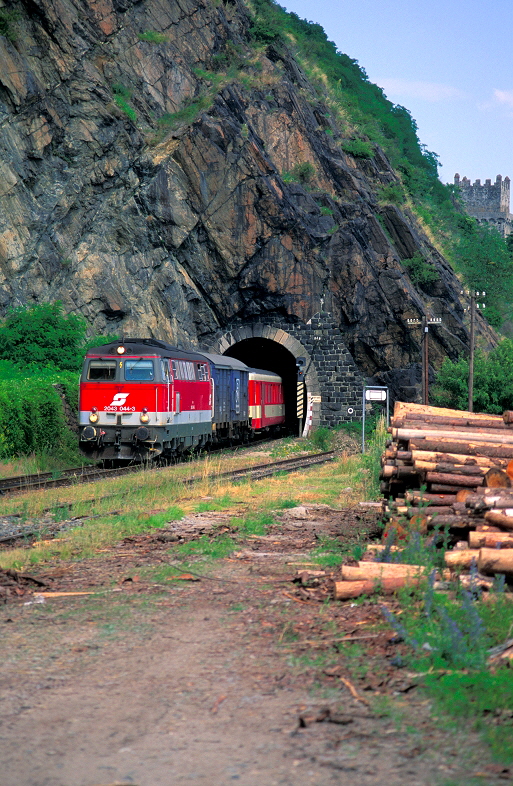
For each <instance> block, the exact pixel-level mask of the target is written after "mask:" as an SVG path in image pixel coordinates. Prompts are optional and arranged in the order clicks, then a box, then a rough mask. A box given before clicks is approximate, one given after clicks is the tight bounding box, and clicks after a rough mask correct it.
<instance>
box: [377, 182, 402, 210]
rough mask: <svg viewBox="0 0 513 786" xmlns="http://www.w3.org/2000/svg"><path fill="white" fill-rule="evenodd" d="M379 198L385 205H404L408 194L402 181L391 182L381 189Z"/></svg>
mask: <svg viewBox="0 0 513 786" xmlns="http://www.w3.org/2000/svg"><path fill="white" fill-rule="evenodd" d="M378 198H379V201H380V202H382V203H383V204H385V205H402V204H404V201H405V199H406V195H405V193H404V188H403V187H402V185H401V184H400V183H389V184H388V185H387V186H383V187H382V188H380V189H379V192H378Z"/></svg>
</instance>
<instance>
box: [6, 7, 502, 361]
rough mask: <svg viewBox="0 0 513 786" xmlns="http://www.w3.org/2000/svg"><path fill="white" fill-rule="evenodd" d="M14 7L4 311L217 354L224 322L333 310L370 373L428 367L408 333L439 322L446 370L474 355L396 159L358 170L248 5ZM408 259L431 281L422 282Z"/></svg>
mask: <svg viewBox="0 0 513 786" xmlns="http://www.w3.org/2000/svg"><path fill="white" fill-rule="evenodd" d="M16 8H19V9H20V11H21V13H20V17H19V18H17V19H16V18H9V17H8V14H4V16H6V17H7V18H8V22H7V25H6V32H7V35H4V36H0V61H1V62H2V63H3V68H2V69H1V71H0V150H1V156H0V158H1V162H0V175H1V177H0V206H1V213H0V314H2V313H5V311H6V310H7V308H8V307H9V306H11V305H18V304H20V303H31V302H34V301H44V300H50V301H54V300H62V301H63V303H64V307H65V309H66V310H67V311H73V312H80V313H82V314H83V315H84V316H85V317H86V319H87V320H88V322H89V324H90V325H91V329H92V330H94V331H96V332H98V333H105V332H109V331H110V332H116V333H118V334H121V333H125V334H129V335H134V334H139V335H141V334H151V335H154V336H156V337H161V338H166V339H167V340H170V341H172V342H176V343H178V344H181V345H184V346H195V345H198V344H200V345H201V346H204V347H208V346H209V341H210V340H211V337H212V336H214V335H215V334H218V333H219V331H220V330H222V329H223V328H225V327H226V326H232V325H236V324H238V323H248V322H249V323H251V322H254V321H259V322H264V323H272V322H273V321H277V320H279V321H280V322H281V323H283V322H284V321H285V322H290V323H299V322H307V321H308V320H309V319H310V318H311V317H312V316H313V315H315V314H317V313H318V312H320V311H324V312H330V313H331V314H332V315H333V317H334V319H335V322H336V323H337V324H338V325H339V326H340V329H341V331H342V333H343V336H344V340H345V342H346V344H347V346H348V348H349V349H350V351H351V353H352V354H353V357H354V359H355V361H356V363H357V365H358V366H359V368H360V370H361V371H362V372H363V373H364V374H367V375H371V374H375V373H377V372H386V371H387V370H398V369H402V368H405V367H407V366H409V365H410V364H412V363H417V362H418V360H419V358H420V351H419V340H420V337H421V335H420V332H419V331H418V330H417V331H415V330H413V331H412V329H411V328H410V327H409V326H408V324H407V319H408V318H412V317H419V316H421V315H422V314H424V313H427V312H429V313H430V314H434V315H436V316H441V317H442V318H443V323H444V328H443V329H442V328H436V329H435V330H434V331H433V333H432V336H433V340H432V350H431V359H432V361H433V362H434V363H435V364H437V363H439V362H440V361H441V359H442V358H443V357H444V356H445V355H448V356H450V357H453V358H454V357H456V355H457V354H458V353H460V352H461V351H462V350H464V349H465V348H466V346H467V344H468V334H467V329H466V327H465V326H464V323H463V306H464V303H463V301H462V300H461V297H460V286H461V285H460V282H459V281H458V280H457V278H456V277H455V275H454V273H453V271H452V270H451V268H450V266H449V265H448V263H447V262H446V261H445V260H444V258H443V257H442V255H441V254H440V253H439V252H438V251H437V250H436V249H435V248H434V246H433V245H432V244H431V242H430V241H429V239H428V237H427V236H426V234H424V232H423V231H422V229H421V227H420V226H419V225H418V223H417V221H416V219H415V216H414V215H413V213H411V212H410V211H408V210H407V209H405V210H400V209H399V208H398V207H397V206H395V205H394V204H390V203H387V201H386V194H387V189H388V192H389V191H390V188H389V187H390V186H394V184H396V183H397V182H398V181H397V176H396V174H395V172H394V171H393V169H392V168H391V165H390V163H389V161H388V159H387V157H386V156H385V154H384V153H383V151H382V150H381V149H380V148H379V147H374V148H371V150H370V154H369V152H368V151H367V152H365V151H364V153H365V155H364V156H363V157H362V151H361V150H358V145H357V146H356V148H355V147H354V131H355V129H354V128H353V129H352V130H351V129H349V130H348V128H347V127H346V128H341V127H340V125H339V123H338V122H337V120H336V119H335V116H334V115H333V113H332V112H331V111H330V109H329V108H328V107H327V105H326V104H325V103H324V102H323V101H322V100H321V98H322V97H320V96H319V92H318V90H316V88H315V86H313V85H312V84H311V82H309V80H308V79H307V77H306V75H305V73H304V71H303V70H302V69H301V67H300V65H299V63H298V61H297V60H296V59H295V58H294V57H293V55H292V54H291V50H290V48H287V47H284V46H282V45H280V46H278V45H275V44H274V43H273V42H272V41H270V42H265V41H264V42H262V41H261V40H260V41H258V40H255V33H254V25H253V22H252V18H251V13H250V11H249V10H248V8H247V7H246V6H245V5H244V4H243V3H241V2H240V0H227V1H226V2H222V0H218V2H203V1H202V0H179V1H176V0H173V1H172V2H171V1H169V0H38V2H37V3H36V2H34V0H22V1H21V2H19V3H16ZM350 139H352V144H353V148H351V144H349V145H348V142H349V140H350ZM344 147H345V148H346V152H344V149H343V148H344ZM348 149H353V153H354V154H353V155H351V154H350V153H348V152H347V150H348ZM404 260H407V261H408V260H410V261H411V260H412V262H410V265H409V269H410V273H411V270H412V264H421V266H425V267H426V268H427V269H428V270H429V271H431V275H429V276H427V277H425V278H426V280H425V281H424V283H423V284H422V288H418V287H419V284H418V280H419V277H418V276H417V278H416V280H417V287H416V286H414V284H413V283H412V280H411V278H410V275H409V274H408V267H407V266H404V265H403V264H402V262H403V261H404ZM433 271H435V273H436V275H432V273H433ZM421 278H422V277H421ZM479 330H480V331H481V333H482V334H483V336H485V338H486V340H487V341H488V342H492V343H493V342H494V334H493V332H492V331H491V330H490V329H489V328H487V327H486V325H484V323H482V322H479Z"/></svg>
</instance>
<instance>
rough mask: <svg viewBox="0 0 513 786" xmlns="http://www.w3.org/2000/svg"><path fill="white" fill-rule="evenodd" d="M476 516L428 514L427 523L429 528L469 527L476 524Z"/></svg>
mask: <svg viewBox="0 0 513 786" xmlns="http://www.w3.org/2000/svg"><path fill="white" fill-rule="evenodd" d="M475 521H476V520H475V518H474V517H470V516H459V515H456V514H454V515H452V516H451V515H450V514H449V515H445V516H428V521H427V525H428V528H429V529H438V528H440V529H442V528H443V529H469V528H471V527H473V526H475Z"/></svg>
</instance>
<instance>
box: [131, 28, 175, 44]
mask: <svg viewBox="0 0 513 786" xmlns="http://www.w3.org/2000/svg"><path fill="white" fill-rule="evenodd" d="M137 38H138V39H139V41H147V42H148V43H149V44H163V43H164V41H167V40H168V39H167V35H165V34H164V33H157V32H156V31H155V30H146V31H145V32H144V33H139V34H138V36H137Z"/></svg>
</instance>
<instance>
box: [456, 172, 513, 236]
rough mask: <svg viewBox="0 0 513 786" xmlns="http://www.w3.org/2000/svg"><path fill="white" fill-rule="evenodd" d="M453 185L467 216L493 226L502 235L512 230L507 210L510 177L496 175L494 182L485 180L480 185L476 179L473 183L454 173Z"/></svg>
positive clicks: (510, 218)
mask: <svg viewBox="0 0 513 786" xmlns="http://www.w3.org/2000/svg"><path fill="white" fill-rule="evenodd" d="M454 185H455V186H458V188H459V192H460V195H461V198H462V199H463V202H464V204H465V208H466V211H467V213H468V214H469V216H472V217H473V218H475V219H477V220H478V221H479V223H480V224H488V225H489V226H492V227H495V229H497V231H498V232H500V234H501V235H502V237H507V236H508V235H510V234H511V233H512V232H513V216H512V215H511V213H510V212H509V189H510V179H509V177H505V178H504V180H503V179H502V175H497V177H496V179H495V183H494V184H493V185H492V181H491V180H485V182H484V185H481V181H480V180H476V181H475V183H474V185H472V183H471V182H470V180H469V179H468V178H466V177H464V178H462V179H461V180H460V176H459V175H458V174H456V175H454Z"/></svg>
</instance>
